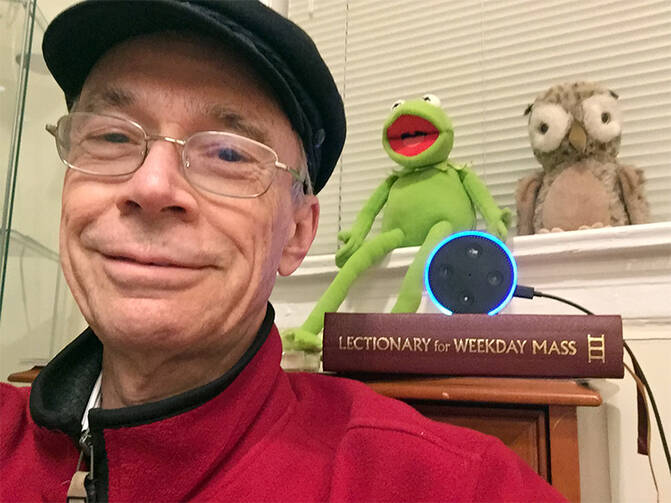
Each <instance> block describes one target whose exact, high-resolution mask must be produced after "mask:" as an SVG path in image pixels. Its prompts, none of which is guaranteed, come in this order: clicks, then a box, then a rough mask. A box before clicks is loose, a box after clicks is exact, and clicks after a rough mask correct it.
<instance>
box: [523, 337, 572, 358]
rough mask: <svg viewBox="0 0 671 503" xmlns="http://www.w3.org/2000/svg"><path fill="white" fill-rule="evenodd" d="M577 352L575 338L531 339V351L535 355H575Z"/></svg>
mask: <svg viewBox="0 0 671 503" xmlns="http://www.w3.org/2000/svg"><path fill="white" fill-rule="evenodd" d="M577 352H578V348H577V346H576V342H575V341H574V340H560V341H548V339H543V340H540V341H536V340H534V341H531V353H532V354H534V355H536V354H542V355H548V356H549V355H558V356H575V354H576V353H577Z"/></svg>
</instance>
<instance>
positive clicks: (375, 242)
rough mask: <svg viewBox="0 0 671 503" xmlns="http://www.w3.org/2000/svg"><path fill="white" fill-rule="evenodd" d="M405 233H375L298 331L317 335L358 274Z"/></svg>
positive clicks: (400, 240) (373, 262) (398, 231)
mask: <svg viewBox="0 0 671 503" xmlns="http://www.w3.org/2000/svg"><path fill="white" fill-rule="evenodd" d="M404 239H405V233H404V232H403V231H402V230H401V229H392V230H390V231H387V232H383V233H381V234H378V235H377V236H375V237H374V238H372V239H370V240H369V241H367V242H365V243H364V244H363V245H361V248H359V249H358V250H357V251H356V252H355V253H354V255H352V256H351V257H350V259H349V260H348V261H347V262H346V263H345V265H344V266H343V267H342V269H340V271H339V272H338V274H337V275H336V277H335V279H334V280H333V282H332V283H331V284H330V285H329V287H328V288H327V289H326V291H325V292H324V294H323V295H322V296H321V298H320V299H319V301H318V302H317V305H316V306H315V307H314V309H313V310H312V312H311V313H310V315H309V316H308V318H307V320H305V323H303V325H301V327H300V328H301V330H305V331H308V332H310V333H312V334H318V333H319V332H321V330H322V328H323V327H324V313H326V312H332V311H337V310H338V307H340V304H342V302H343V301H344V300H345V297H346V296H347V292H348V291H349V288H350V286H352V283H354V280H355V279H356V278H357V277H359V275H360V274H361V273H362V272H363V271H365V270H366V269H368V268H369V267H371V266H372V265H374V264H376V263H377V262H379V261H380V260H381V259H382V258H383V257H384V256H385V255H387V254H388V253H389V252H390V251H392V250H394V249H396V248H398V247H399V246H401V245H402V244H403V241H404Z"/></svg>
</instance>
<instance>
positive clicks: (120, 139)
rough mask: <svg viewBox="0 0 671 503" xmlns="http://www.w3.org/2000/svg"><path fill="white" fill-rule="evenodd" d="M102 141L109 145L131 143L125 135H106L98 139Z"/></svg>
mask: <svg viewBox="0 0 671 503" xmlns="http://www.w3.org/2000/svg"><path fill="white" fill-rule="evenodd" d="M98 138H99V139H100V140H102V141H105V142H107V143H130V138H129V137H128V135H125V134H123V133H105V134H102V135H100V136H99V137H98Z"/></svg>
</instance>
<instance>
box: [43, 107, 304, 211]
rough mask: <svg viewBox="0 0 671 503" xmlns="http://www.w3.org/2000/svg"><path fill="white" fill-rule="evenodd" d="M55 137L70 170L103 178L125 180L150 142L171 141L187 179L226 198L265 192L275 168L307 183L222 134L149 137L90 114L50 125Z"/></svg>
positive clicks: (262, 151) (256, 145) (266, 150)
mask: <svg viewBox="0 0 671 503" xmlns="http://www.w3.org/2000/svg"><path fill="white" fill-rule="evenodd" d="M46 129H47V131H49V132H50V133H51V134H52V135H54V137H55V138H56V148H57V149H58V155H59V156H60V158H61V160H62V161H63V163H64V164H65V165H66V166H68V167H69V168H71V169H74V170H77V171H81V172H83V173H88V174H92V175H100V176H124V175H129V174H131V173H133V172H135V171H136V170H137V169H139V168H140V166H141V165H142V163H143V162H144V160H145V158H146V157H147V153H148V152H149V142H151V141H159V140H162V141H167V142H170V143H174V144H176V145H179V146H180V147H181V151H182V165H183V167H184V176H185V177H186V179H187V180H189V182H190V183H191V184H193V185H194V186H196V187H198V188H200V189H203V190H205V191H208V192H212V193H214V194H219V195H222V196H228V197H239V198H252V197H259V196H261V195H262V194H264V193H265V192H266V191H267V190H268V189H269V188H270V185H271V184H272V182H273V179H274V177H275V174H276V173H277V170H278V169H280V170H283V171H287V172H288V173H290V174H291V175H292V176H293V177H294V179H296V180H297V181H299V182H301V183H302V184H303V189H304V191H305V192H307V181H306V179H305V177H304V176H302V175H301V174H300V173H299V172H298V171H296V170H295V169H292V168H289V167H288V166H287V165H286V164H283V163H281V162H280V161H279V158H278V156H277V153H276V152H275V151H274V150H273V149H271V148H270V147H268V146H267V145H264V144H263V143H260V142H257V141H255V140H252V139H250V138H245V137H244V136H240V135H237V134H234V133H228V132H223V131H201V132H197V133H195V134H193V135H191V136H189V137H188V138H186V139H179V138H172V137H169V136H162V135H149V134H147V133H146V132H145V130H144V129H143V128H142V126H140V124H138V123H136V122H134V121H131V120H128V119H123V118H120V117H114V116H111V115H102V114H94V113H86V112H73V113H70V114H68V115H64V116H63V117H61V118H60V119H58V122H57V123H56V125H51V124H48V125H47V126H46Z"/></svg>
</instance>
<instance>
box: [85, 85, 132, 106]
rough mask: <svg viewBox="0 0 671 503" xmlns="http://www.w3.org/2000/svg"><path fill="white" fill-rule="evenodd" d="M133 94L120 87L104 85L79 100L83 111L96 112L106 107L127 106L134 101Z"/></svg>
mask: <svg viewBox="0 0 671 503" xmlns="http://www.w3.org/2000/svg"><path fill="white" fill-rule="evenodd" d="M136 101H137V100H136V98H135V95H134V94H133V93H132V92H131V91H128V90H126V89H122V88H120V87H105V88H103V89H102V90H101V91H99V92H96V93H94V94H92V95H91V96H87V97H86V98H85V99H84V100H83V102H80V105H81V107H82V111H83V112H98V111H100V110H104V109H106V108H127V107H130V106H132V105H133V104H134V103H136Z"/></svg>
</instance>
